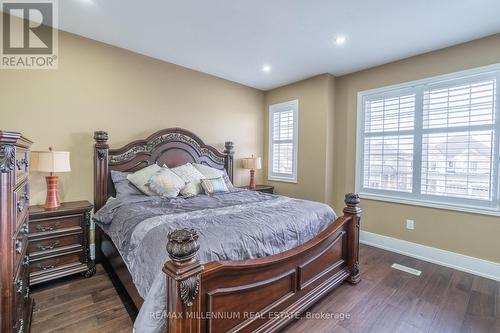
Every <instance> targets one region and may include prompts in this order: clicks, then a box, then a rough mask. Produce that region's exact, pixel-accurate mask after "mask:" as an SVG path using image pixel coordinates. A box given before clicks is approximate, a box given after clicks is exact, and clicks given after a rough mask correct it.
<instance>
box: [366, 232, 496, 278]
mask: <svg viewBox="0 0 500 333" xmlns="http://www.w3.org/2000/svg"><path fill="white" fill-rule="evenodd" d="M359 238H360V243H362V244H366V245H371V246H374V247H378V248H381V249H384V250H387V251H391V252H396V253H400V254H403V255H405V256H408V257H413V258H417V259H421V260H424V261H428V262H431V263H434V264H437V265H442V266H446V267H450V268H454V269H457V270H459V271H464V272H467V273H471V274H475V275H478V276H482V277H485V278H488V279H492V280H496V281H500V264H499V263H496V262H492V261H488V260H483V259H479V258H474V257H469V256H466V255H463V254H459V253H455V252H450V251H445V250H441V249H437V248H435V247H430V246H426V245H421V244H417V243H412V242H408V241H405V240H401V239H397V238H392V237H387V236H383V235H379V234H374V233H372V232H368V231H363V230H361V231H360V235H359Z"/></svg>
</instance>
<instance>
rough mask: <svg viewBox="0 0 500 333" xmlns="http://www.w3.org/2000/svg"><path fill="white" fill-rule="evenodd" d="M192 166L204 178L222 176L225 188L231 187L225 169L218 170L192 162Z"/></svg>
mask: <svg viewBox="0 0 500 333" xmlns="http://www.w3.org/2000/svg"><path fill="white" fill-rule="evenodd" d="M193 166H194V167H195V168H196V170H198V171H199V172H200V173H201V174H202V175H203V176H205V178H219V177H222V178H223V179H224V182H225V183H226V186H227V188H233V187H234V186H233V184H232V183H231V180H229V176H228V175H227V173H226V170H224V171H223V170H219V169H215V168H212V167H209V166H208V165H203V164H199V163H193Z"/></svg>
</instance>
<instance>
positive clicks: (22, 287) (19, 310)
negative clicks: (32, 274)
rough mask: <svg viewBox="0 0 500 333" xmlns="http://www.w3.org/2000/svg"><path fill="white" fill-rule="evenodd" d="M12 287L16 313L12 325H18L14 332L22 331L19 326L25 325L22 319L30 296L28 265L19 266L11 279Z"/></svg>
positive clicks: (24, 316)
mask: <svg viewBox="0 0 500 333" xmlns="http://www.w3.org/2000/svg"><path fill="white" fill-rule="evenodd" d="M12 288H13V295H14V304H13V309H15V314H16V316H15V318H14V323H13V325H14V326H15V325H18V326H17V330H15V331H14V332H23V331H24V330H22V329H21V326H22V325H25V321H24V320H25V318H26V309H27V305H28V301H29V297H30V287H29V273H28V267H26V266H21V267H20V269H19V270H18V273H17V275H16V277H15V279H14V281H13V285H12ZM24 329H25V328H24Z"/></svg>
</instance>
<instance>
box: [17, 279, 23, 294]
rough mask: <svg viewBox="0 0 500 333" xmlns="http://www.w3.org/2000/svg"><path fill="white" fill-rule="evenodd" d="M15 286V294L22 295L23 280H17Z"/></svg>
mask: <svg viewBox="0 0 500 333" xmlns="http://www.w3.org/2000/svg"><path fill="white" fill-rule="evenodd" d="M16 286H17V289H16V292H17V293H18V294H22V293H23V280H17V281H16Z"/></svg>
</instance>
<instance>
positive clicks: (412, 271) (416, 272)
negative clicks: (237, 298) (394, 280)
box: [391, 264, 422, 276]
mask: <svg viewBox="0 0 500 333" xmlns="http://www.w3.org/2000/svg"><path fill="white" fill-rule="evenodd" d="M391 267H392V268H394V269H398V270H400V271H403V272H406V273H410V274H413V275H416V276H420V274H422V272H421V271H419V270H418V269H414V268H411V267H406V266H403V265H400V264H392V266H391Z"/></svg>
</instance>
